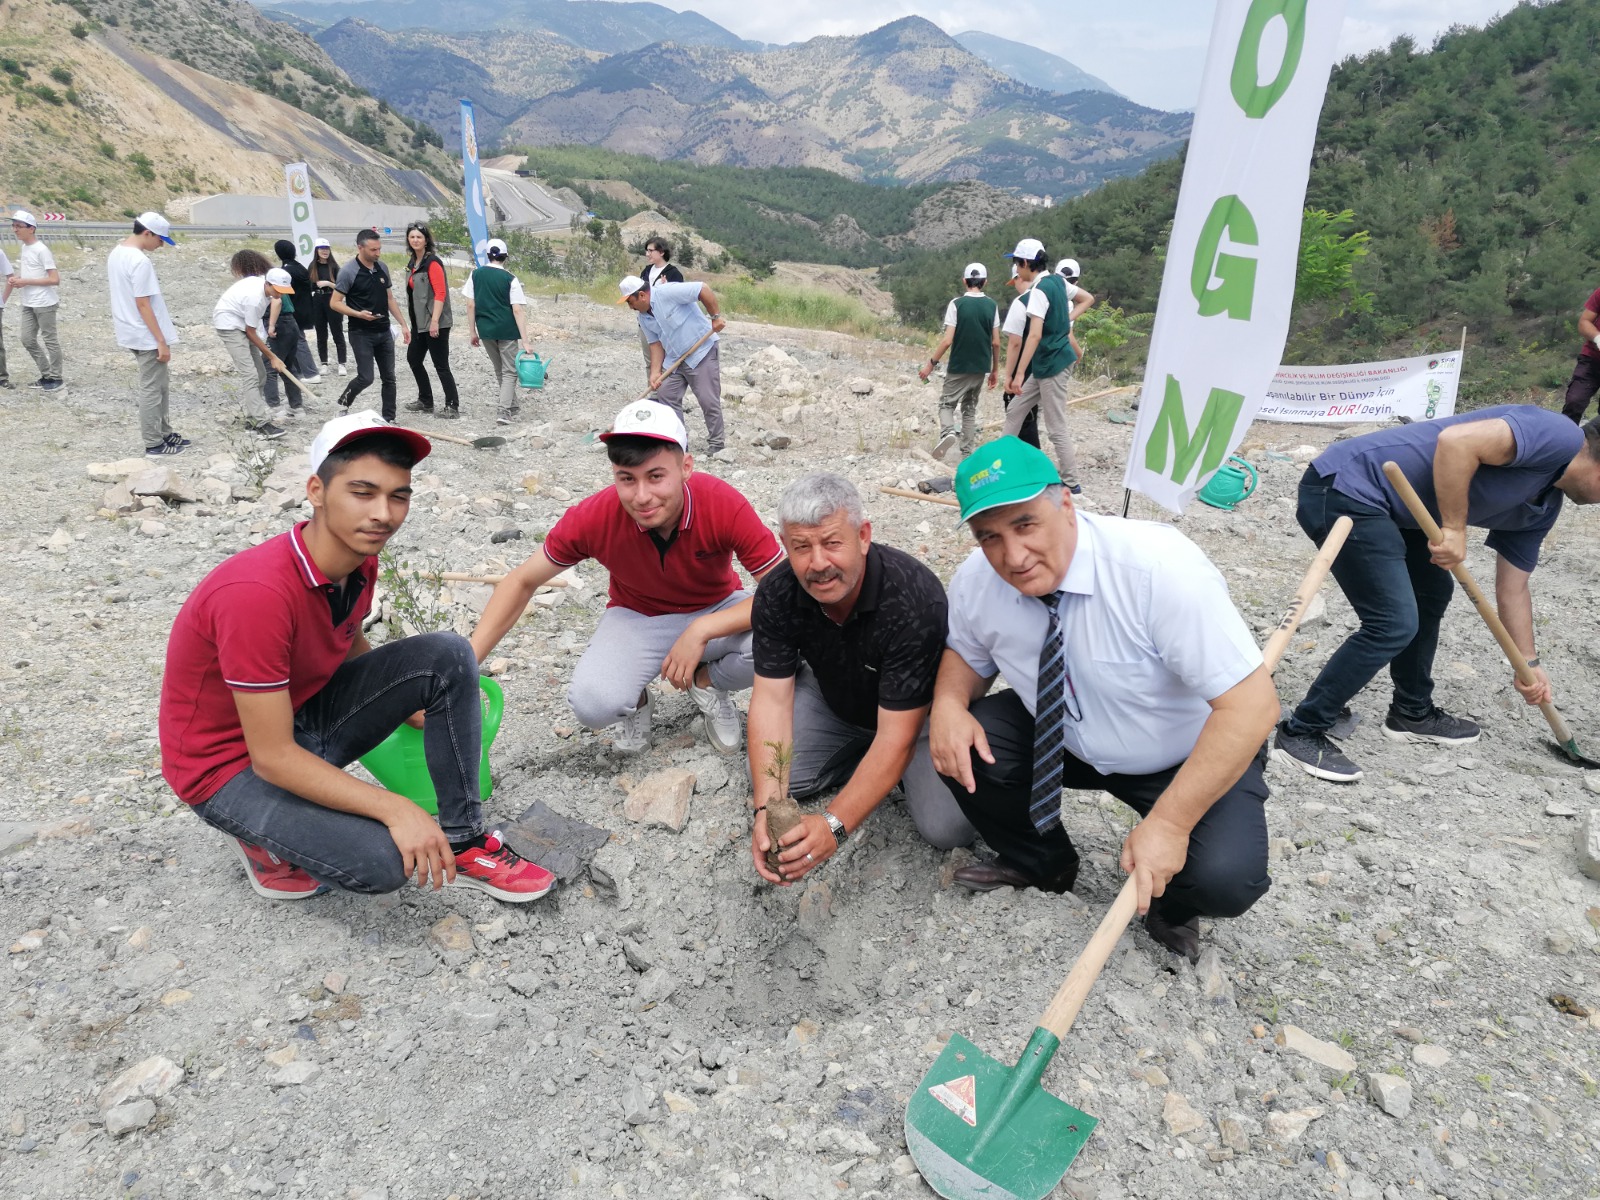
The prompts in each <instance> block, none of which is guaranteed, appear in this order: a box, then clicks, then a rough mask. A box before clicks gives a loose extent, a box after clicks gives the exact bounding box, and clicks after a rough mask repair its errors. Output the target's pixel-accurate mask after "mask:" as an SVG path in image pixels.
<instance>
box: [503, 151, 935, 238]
mask: <svg viewBox="0 0 1600 1200" xmlns="http://www.w3.org/2000/svg"><path fill="white" fill-rule="evenodd" d="M520 152H524V151H520V150H519V153H520ZM525 153H526V154H527V156H528V167H529V169H530V170H533V171H535V172H537V173H538V175H539V176H540V177H541V178H542V179H543V180H544V182H546V183H549V184H550V185H552V186H554V187H571V188H573V189H574V190H575V191H577V192H578V194H579V195H581V196H582V197H583V198H584V200H585V202H586V203H588V205H589V207H590V208H591V209H593V210H594V213H595V215H596V216H599V217H603V218H605V219H606V220H611V221H621V220H626V219H627V218H628V217H631V216H632V215H633V214H634V213H635V212H638V211H640V209H639V207H638V206H637V205H629V204H625V203H623V202H621V201H618V200H613V199H611V198H610V197H609V196H607V195H605V194H604V193H602V192H598V191H595V190H593V189H592V188H588V187H585V186H583V185H582V184H580V183H578V182H577V181H578V180H583V179H616V180H623V181H626V182H628V183H631V184H633V186H634V187H636V188H638V189H639V190H640V191H641V192H643V193H644V194H645V195H647V196H649V197H650V198H651V199H653V200H655V201H656V203H657V204H659V205H661V206H662V207H663V215H665V216H669V217H672V218H674V219H675V220H677V221H678V222H680V223H681V224H684V225H691V226H693V227H694V228H695V229H697V230H699V231H700V233H701V234H703V235H704V236H706V237H708V238H710V239H712V240H713V241H717V242H721V243H722V244H723V245H724V246H726V247H727V248H728V249H729V250H730V251H731V252H732V254H733V257H734V258H735V259H737V260H738V261H739V262H741V263H745V264H747V265H759V264H760V263H762V262H767V263H770V262H772V261H773V260H777V259H793V260H798V261H801V262H820V263H838V264H840V265H843V266H854V267H864V266H873V265H876V264H877V263H878V262H880V261H882V259H883V247H882V246H881V245H867V244H863V243H862V242H861V241H860V240H852V239H849V238H841V237H839V236H837V235H836V234H835V235H831V236H830V233H829V231H828V229H827V228H826V226H827V225H828V223H829V222H830V221H832V220H833V219H834V218H835V217H836V216H838V215H839V214H841V213H843V214H848V215H849V217H851V218H853V219H854V221H855V223H856V224H857V225H859V226H860V227H861V228H862V230H864V231H865V232H866V233H867V235H868V236H869V237H871V238H883V237H893V236H894V235H896V234H903V233H905V232H906V231H907V229H908V227H909V225H910V219H911V214H912V211H913V210H914V209H915V208H916V207H917V205H918V204H920V203H922V201H924V200H926V199H927V198H928V197H929V196H931V195H933V194H934V193H935V192H938V191H940V190H942V189H943V188H945V187H947V186H949V185H948V184H919V185H917V186H915V187H888V186H883V185H879V184H870V183H857V182H856V181H855V180H852V179H846V178H845V177H844V176H843V175H835V174H834V173H833V172H831V171H821V170H817V169H815V168H812V167H761V168H755V169H752V168H746V167H706V166H697V165H695V164H694V163H687V162H662V161H660V160H658V159H654V158H645V157H643V156H641V155H637V154H617V153H614V152H612V151H610V150H602V149H599V148H597V147H593V146H542V147H534V148H531V149H527V150H526V151H525Z"/></svg>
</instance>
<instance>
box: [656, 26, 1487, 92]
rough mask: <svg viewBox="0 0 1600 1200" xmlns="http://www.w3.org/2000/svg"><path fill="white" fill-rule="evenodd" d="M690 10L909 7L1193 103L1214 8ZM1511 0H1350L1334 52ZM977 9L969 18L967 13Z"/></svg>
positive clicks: (824, 29) (1421, 31) (1422, 31)
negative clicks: (976, 15) (977, 17)
mask: <svg viewBox="0 0 1600 1200" xmlns="http://www.w3.org/2000/svg"><path fill="white" fill-rule="evenodd" d="M666 3H667V6H668V7H669V8H673V9H678V10H680V11H681V10H683V9H687V8H693V9H694V10H696V11H697V12H700V13H702V14H704V15H705V16H707V17H710V18H711V19H712V20H713V21H715V22H717V23H718V24H719V25H723V26H725V27H726V28H728V29H731V30H732V31H733V32H734V33H736V34H738V35H739V36H740V37H745V38H752V39H754V40H756V41H763V42H798V41H804V40H805V39H807V38H811V37H816V36H817V35H819V34H856V33H865V32H867V31H868V30H870V29H876V28H877V27H878V26H880V25H883V24H886V23H888V22H889V21H893V20H896V19H897V18H899V17H904V16H909V15H911V14H913V13H915V14H917V15H919V16H923V17H927V18H928V19H929V20H930V21H932V22H934V24H936V25H939V26H940V27H941V28H943V29H944V30H945V31H946V32H948V33H961V32H963V31H965V30H967V29H971V28H978V29H981V30H983V32H985V33H993V34H998V35H999V36H1001V37H1008V38H1011V39H1013V40H1014V41H1019V42H1029V43H1031V44H1033V45H1036V46H1039V47H1040V48H1041V49H1044V50H1048V51H1050V52H1051V53H1052V54H1059V55H1060V56H1061V57H1062V58H1065V59H1068V60H1069V61H1071V62H1073V63H1076V64H1077V65H1078V66H1079V67H1082V68H1083V69H1084V70H1085V71H1088V72H1090V73H1091V74H1094V75H1098V76H1099V77H1100V78H1101V79H1104V80H1105V81H1106V82H1107V83H1109V84H1110V85H1111V86H1112V87H1114V88H1116V89H1117V90H1118V91H1120V92H1122V93H1123V94H1124V95H1126V96H1128V97H1129V98H1130V99H1132V100H1137V101H1138V102H1139V103H1141V104H1149V105H1152V106H1154V107H1156V108H1166V109H1177V108H1190V107H1192V106H1193V104H1194V99H1195V95H1196V94H1197V93H1198V91H1199V90H1200V70H1201V66H1202V62H1203V60H1204V58H1205V48H1206V39H1207V37H1208V36H1209V35H1210V32H1211V14H1212V11H1213V5H1212V4H1208V3H1206V2H1205V0H1137V2H1136V3H1132V4H1128V3H1126V0H1122V2H1117V0H1111V2H1105V3H1098V4H1086V3H1083V2H1082V0H1001V2H1000V3H995V4H972V3H970V2H968V3H954V2H952V0H933V2H930V3H913V2H911V0H801V3H798V4H795V5H793V6H790V5H786V4H772V5H765V4H751V3H749V0H697V2H696V3H693V4H685V3H683V2H682V0H666ZM1511 7H1513V0H1347V7H1346V9H1345V24H1344V37H1343V39H1342V40H1341V42H1340V46H1339V50H1340V55H1341V57H1342V56H1343V55H1345V54H1359V53H1362V52H1364V51H1367V50H1372V49H1375V48H1377V47H1379V46H1387V45H1388V44H1389V43H1390V42H1391V41H1393V40H1394V39H1395V38H1396V37H1397V36H1399V35H1400V34H1402V33H1408V34H1410V35H1411V36H1412V37H1414V38H1416V40H1417V42H1418V44H1419V45H1421V46H1423V47H1427V46H1429V45H1431V44H1432V42H1433V38H1434V35H1436V34H1438V33H1440V32H1442V31H1444V30H1446V29H1448V28H1449V27H1450V26H1451V25H1453V24H1457V23H1460V24H1465V25H1481V24H1482V23H1483V22H1484V21H1486V20H1487V19H1488V18H1490V17H1492V16H1494V15H1495V14H1497V13H1500V12H1504V11H1505V10H1506V9H1508V8H1511ZM975 12H978V13H983V14H984V19H982V20H976V21H975V20H974V19H973V16H972V14H973V13H975Z"/></svg>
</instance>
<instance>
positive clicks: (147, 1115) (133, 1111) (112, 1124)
mask: <svg viewBox="0 0 1600 1200" xmlns="http://www.w3.org/2000/svg"><path fill="white" fill-rule="evenodd" d="M155 1119H156V1104H155V1101H154V1100H130V1101H128V1103H126V1104H119V1105H117V1106H116V1107H115V1108H113V1109H112V1110H111V1111H110V1112H108V1113H107V1114H106V1132H107V1133H109V1134H110V1135H111V1136H112V1137H122V1136H123V1135H124V1134H128V1133H132V1132H133V1131H134V1130H136V1129H143V1128H144V1127H145V1126H146V1125H148V1124H150V1122H151V1121H153V1120H155Z"/></svg>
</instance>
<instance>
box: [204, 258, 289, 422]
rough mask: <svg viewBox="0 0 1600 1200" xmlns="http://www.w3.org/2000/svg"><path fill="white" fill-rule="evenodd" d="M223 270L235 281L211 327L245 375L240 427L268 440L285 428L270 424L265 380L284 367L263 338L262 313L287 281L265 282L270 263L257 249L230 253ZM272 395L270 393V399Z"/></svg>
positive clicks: (264, 315) (216, 308)
mask: <svg viewBox="0 0 1600 1200" xmlns="http://www.w3.org/2000/svg"><path fill="white" fill-rule="evenodd" d="M228 269H229V270H230V271H232V272H233V279H234V282H233V283H232V284H230V285H229V287H228V289H227V290H226V291H224V292H223V293H222V295H221V296H219V297H217V302H216V304H215V305H213V306H212V309H211V327H212V328H213V329H215V330H216V331H217V337H218V338H220V339H221V340H222V344H223V346H224V347H225V348H226V349H227V351H228V355H229V357H231V358H232V359H233V365H234V366H235V367H236V368H237V369H238V371H239V374H241V375H242V376H244V380H245V386H244V391H243V394H242V395H241V398H240V399H241V402H242V403H243V405H244V422H245V428H246V429H248V430H250V431H251V432H252V433H258V434H260V435H261V436H262V437H264V438H266V439H268V440H269V441H270V440H273V439H276V438H281V437H282V436H283V435H284V434H285V433H286V432H288V431H287V430H285V429H283V428H282V427H281V426H278V425H274V424H273V423H272V420H271V418H272V410H271V408H269V407H268V404H267V381H268V380H269V379H271V378H272V374H273V372H274V371H275V370H277V369H278V368H279V367H282V366H284V360H283V359H282V358H281V357H280V356H279V355H278V353H277V351H275V350H274V349H273V348H272V345H271V343H270V342H269V341H268V339H267V312H268V310H269V309H270V308H271V307H272V303H273V300H274V299H276V297H278V296H280V295H282V294H283V293H282V292H280V291H278V289H279V288H282V287H287V284H286V282H280V283H277V284H274V283H271V282H269V280H268V276H269V275H271V273H272V270H273V267H272V264H271V263H269V262H268V261H267V256H266V255H264V254H262V253H261V252H260V251H259V250H251V249H249V248H246V249H244V250H238V251H235V253H234V255H233V257H232V258H231V259H230V260H229V261H228ZM286 278H287V277H285V279H286ZM288 290H291V291H292V290H293V288H292V287H290V288H289V289H288ZM276 398H277V392H276V391H274V392H273V399H274V401H275V400H276Z"/></svg>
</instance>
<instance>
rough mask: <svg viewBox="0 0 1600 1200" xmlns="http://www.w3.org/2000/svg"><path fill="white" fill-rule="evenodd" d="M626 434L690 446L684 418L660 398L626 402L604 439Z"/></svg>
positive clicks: (608, 439) (683, 446)
mask: <svg viewBox="0 0 1600 1200" xmlns="http://www.w3.org/2000/svg"><path fill="white" fill-rule="evenodd" d="M624 435H626V436H628V437H642V438H655V439H656V440H657V441H662V442H671V443H672V444H673V445H675V446H677V447H678V449H680V450H687V449H688V448H689V431H688V430H687V429H685V428H684V427H683V418H682V417H680V416H679V415H678V414H677V413H676V412H675V411H674V410H672V409H670V408H668V407H667V406H666V405H665V404H662V403H661V402H660V401H659V400H635V401H634V402H633V403H632V404H627V405H624V406H623V409H622V411H621V412H619V413H618V414H617V419H616V420H615V421H613V422H611V428H610V429H609V430H607V431H606V432H605V433H602V434H601V435H600V440H601V441H602V442H609V441H610V440H611V439H612V438H614V437H620V436H624Z"/></svg>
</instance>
